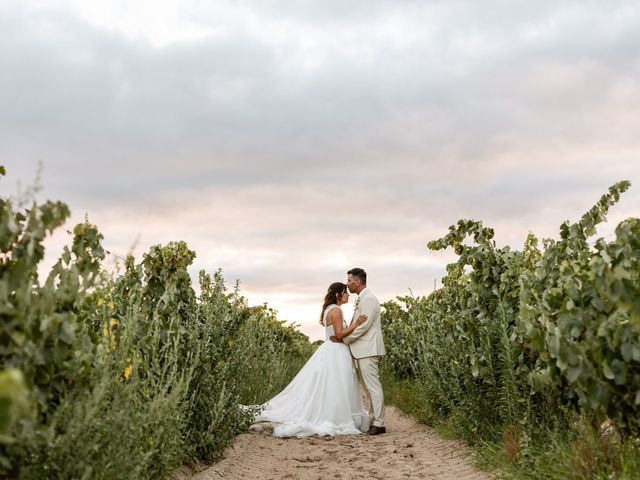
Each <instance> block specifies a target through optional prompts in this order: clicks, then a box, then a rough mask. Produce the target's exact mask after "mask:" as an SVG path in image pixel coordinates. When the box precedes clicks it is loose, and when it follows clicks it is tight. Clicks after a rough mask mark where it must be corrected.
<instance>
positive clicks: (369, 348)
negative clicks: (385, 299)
mask: <svg viewBox="0 0 640 480" xmlns="http://www.w3.org/2000/svg"><path fill="white" fill-rule="evenodd" d="M363 314H364V315H366V316H367V321H366V322H364V323H363V324H362V325H358V327H357V328H356V329H355V330H354V331H353V332H351V333H350V334H349V335H348V336H346V337H344V338H343V341H344V343H346V344H347V345H349V348H350V349H351V355H353V357H354V358H365V357H377V356H379V355H384V354H385V349H384V341H383V340H382V327H381V326H380V302H379V301H378V299H377V298H376V296H375V295H374V294H373V293H372V292H371V290H369V289H367V290H365V291H364V292H362V295H360V296H359V297H358V302H357V304H356V309H355V310H354V312H353V319H352V321H354V320H355V319H357V318H358V317H359V316H360V315H363Z"/></svg>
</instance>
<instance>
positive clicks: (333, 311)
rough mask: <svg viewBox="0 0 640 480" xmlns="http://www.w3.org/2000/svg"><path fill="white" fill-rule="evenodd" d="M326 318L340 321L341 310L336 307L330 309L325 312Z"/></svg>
mask: <svg viewBox="0 0 640 480" xmlns="http://www.w3.org/2000/svg"><path fill="white" fill-rule="evenodd" d="M327 318H329V319H331V320H333V319H334V318H337V319H340V318H342V309H341V308H340V307H338V306H337V305H336V306H334V307H332V308H331V310H329V312H327Z"/></svg>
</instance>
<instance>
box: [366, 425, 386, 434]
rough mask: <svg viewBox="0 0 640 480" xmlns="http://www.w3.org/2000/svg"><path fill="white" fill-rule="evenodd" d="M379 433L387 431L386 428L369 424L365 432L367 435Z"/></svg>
mask: <svg viewBox="0 0 640 480" xmlns="http://www.w3.org/2000/svg"><path fill="white" fill-rule="evenodd" d="M381 433H387V429H386V428H384V427H376V426H375V425H371V428H370V429H369V431H368V432H367V435H380V434H381Z"/></svg>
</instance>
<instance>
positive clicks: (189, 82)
mask: <svg viewBox="0 0 640 480" xmlns="http://www.w3.org/2000/svg"><path fill="white" fill-rule="evenodd" d="M639 5H640V4H639V3H638V2H637V1H627V2H625V1H611V2H602V1H575V2H570V1H537V2H531V1H515V0H512V1H486V2H477V1H473V0H469V1H455V0H452V1H446V2H444V1H431V2H429V1H409V0H407V1H379V2H375V1H364V0H363V1H357V0H356V1H350V2H342V1H336V0H322V1H269V0H260V1H254V2H242V1H228V2H224V1H217V2H202V1H195V0H193V1H192V0H189V1H185V0H181V1H180V2H178V1H174V2H169V1H160V0H153V1H151V0H149V1H131V0H127V1H124V0H110V1H108V2H107V1H103V2H92V1H89V0H76V1H72V0H68V1H45V0H42V1H36V0H20V1H18V0H14V1H8V0H0V31H2V36H3V39H2V42H0V164H4V165H5V166H6V167H7V173H8V175H7V177H5V179H3V180H2V183H1V184H0V187H1V188H2V194H3V195H14V194H15V193H16V191H17V190H18V188H19V186H18V182H20V184H21V185H22V187H25V186H27V185H29V184H30V183H31V182H32V181H33V179H34V177H35V175H36V171H37V169H38V163H39V162H41V163H42V166H43V173H42V178H41V183H42V186H43V189H42V191H41V192H40V193H39V194H38V198H39V199H41V200H44V199H56V200H58V199H59V200H63V201H65V202H67V203H68V204H69V206H70V207H71V209H72V211H73V219H72V220H71V221H70V222H69V224H68V226H69V227H71V226H72V225H73V224H74V223H75V222H78V221H81V220H82V219H83V218H84V216H85V214H86V215H88V217H89V220H90V221H91V222H93V223H95V224H96V225H97V226H98V227H99V229H100V230H101V231H102V233H103V234H104V236H105V241H104V243H105V247H106V248H108V249H109V250H111V251H113V252H114V253H118V254H120V255H122V256H124V255H125V254H126V253H127V252H128V251H129V250H130V249H131V247H132V246H135V248H134V250H133V251H134V253H135V254H136V256H137V257H138V259H140V257H141V255H142V254H143V253H144V252H145V251H146V250H147V249H148V248H149V246H150V245H154V244H157V243H163V244H164V243H166V242H169V241H171V240H185V241H186V242H187V243H188V244H189V246H190V247H191V248H192V249H193V250H195V251H196V253H197V258H196V261H195V265H194V267H193V269H192V273H193V276H194V279H197V271H198V270H199V269H201V268H204V269H206V270H208V271H210V272H212V271H215V270H216V269H217V268H222V269H223V273H224V275H225V277H226V278H227V280H228V281H229V283H230V284H231V283H233V281H234V280H235V279H240V281H241V285H242V292H243V293H244V295H245V296H246V297H247V298H248V299H249V301H250V303H251V304H254V305H255V304H260V303H263V302H267V303H268V304H269V305H270V306H272V307H273V308H275V309H277V310H278V311H279V312H280V317H281V318H283V319H287V320H290V321H293V322H297V323H299V324H301V326H302V327H301V328H302V331H303V332H305V333H306V334H308V335H310V336H311V337H312V339H316V338H319V337H320V336H321V335H322V331H321V329H320V327H319V325H318V315H319V308H320V304H321V302H322V298H323V296H324V293H325V291H326V288H327V286H328V285H329V284H330V283H331V282H333V281H344V280H345V278H346V270H347V269H349V268H351V267H353V266H361V267H363V268H365V269H366V270H367V271H368V273H369V279H370V280H369V286H370V287H371V289H372V290H373V291H374V292H375V293H377V295H378V297H379V298H380V299H381V300H383V301H384V300H388V299H391V298H394V297H395V296H396V295H406V294H408V293H409V289H411V291H413V293H414V294H416V295H422V294H427V293H429V292H431V291H432V290H433V285H434V279H438V280H439V279H440V278H441V277H442V276H443V275H444V266H445V264H446V263H447V262H448V261H451V260H452V259H453V258H454V257H453V256H452V254H451V253H450V252H449V253H443V252H430V251H429V250H428V249H427V248H426V242H428V241H429V240H432V239H435V238H438V237H440V236H442V235H443V234H445V233H446V231H447V228H448V226H449V225H451V224H453V223H455V222H456V221H457V220H458V219H460V218H474V219H478V220H483V221H484V222H485V224H486V225H488V226H493V227H494V228H495V229H496V240H497V242H498V244H500V245H511V246H513V247H515V248H521V247H522V244H523V242H524V239H525V238H526V235H527V233H528V232H529V231H533V232H534V233H536V234H538V235H539V236H540V237H553V238H557V237H558V226H559V225H560V223H562V222H563V221H564V220H568V219H570V220H576V219H578V218H579V217H580V216H581V215H582V213H584V211H586V210H587V209H588V208H590V207H591V206H592V205H593V204H594V203H595V202H596V201H597V199H598V198H599V196H600V195H601V194H602V193H604V192H605V191H606V189H607V188H608V187H609V186H610V185H611V184H613V183H614V182H616V181H618V180H622V179H628V180H631V182H632V188H631V190H630V191H629V192H627V193H626V194H625V195H624V196H623V197H622V200H621V203H620V205H618V206H617V207H616V208H615V209H614V210H613V212H612V214H611V215H610V217H609V220H610V222H609V224H608V225H606V226H604V227H603V228H602V229H601V230H600V234H602V235H607V234H609V233H611V232H612V231H613V229H614V228H615V224H616V223H617V222H618V221H620V220H621V219H623V218H626V217H629V216H638V215H639V213H640V212H639V211H640V135H639V133H640V131H639V130H640V118H639V117H640V27H639V26H640V6H639ZM68 240H69V238H68V236H67V235H65V234H59V235H57V236H54V238H53V239H51V241H50V247H49V255H51V256H55V255H57V253H58V252H59V250H60V248H61V244H62V242H66V241H68ZM347 314H348V313H347Z"/></svg>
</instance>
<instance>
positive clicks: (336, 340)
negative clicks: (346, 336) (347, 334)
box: [329, 335, 344, 343]
mask: <svg viewBox="0 0 640 480" xmlns="http://www.w3.org/2000/svg"><path fill="white" fill-rule="evenodd" d="M329 340H331V341H332V342H335V343H344V342H343V341H342V339H341V338H338V337H337V336H335V335H331V336H330V337H329Z"/></svg>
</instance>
